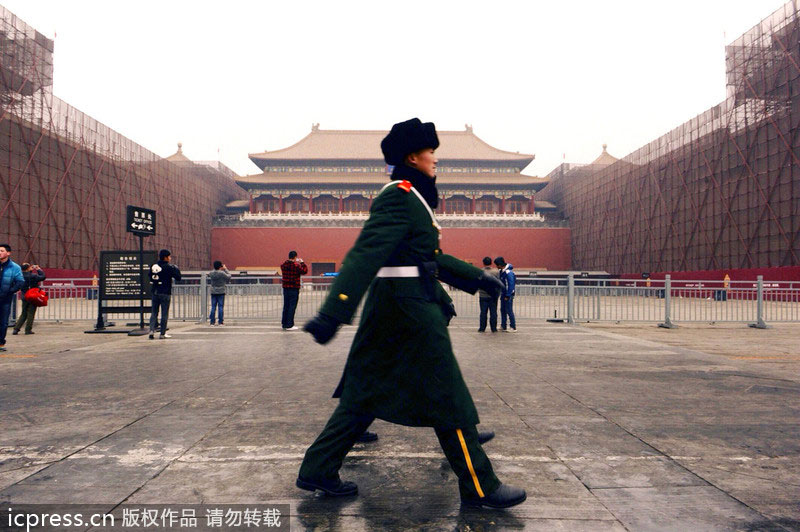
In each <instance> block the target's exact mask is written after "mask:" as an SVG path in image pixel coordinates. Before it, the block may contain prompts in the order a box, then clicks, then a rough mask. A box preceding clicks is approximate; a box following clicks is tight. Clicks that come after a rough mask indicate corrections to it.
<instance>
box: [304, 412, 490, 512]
mask: <svg viewBox="0 0 800 532" xmlns="http://www.w3.org/2000/svg"><path fill="white" fill-rule="evenodd" d="M374 419H375V418H374V417H372V416H368V415H360V414H357V413H355V412H351V411H349V410H347V409H346V408H344V407H342V405H341V403H340V404H339V406H337V407H336V410H334V412H333V414H332V415H331V418H330V419H329V420H328V423H327V424H326V425H325V428H324V429H322V433H320V435H319V436H318V437H317V439H316V440H315V441H314V443H312V444H311V447H309V448H308V450H307V451H306V454H305V457H304V458H303V463H302V465H301V466H300V476H301V477H302V478H304V479H335V478H338V476H339V469H341V467H342V462H343V461H344V457H345V456H347V453H348V452H350V449H351V448H352V447H353V444H354V443H355V442H356V440H357V439H358V437H359V436H360V435H361V434H362V433H363V432H364V431H365V430H367V428H368V427H369V426H370V424H371V423H372V422H373V421H374ZM434 430H436V436H437V437H438V438H439V444H440V445H441V446H442V450H443V451H444V455H445V456H446V457H447V461H448V462H450V467H452V468H453V472H454V473H455V474H456V476H457V477H458V489H459V491H460V492H461V495H462V496H463V497H473V498H474V497H484V496H486V495H489V494H491V493H492V492H494V490H496V489H497V488H498V486H500V481H499V480H497V477H496V476H495V474H494V470H492V463H491V462H490V461H489V457H487V456H486V453H484V452H483V448H482V447H481V445H480V444H479V443H478V430H477V429H476V428H475V426H471V427H464V428H461V429H441V428H435V429H434Z"/></svg>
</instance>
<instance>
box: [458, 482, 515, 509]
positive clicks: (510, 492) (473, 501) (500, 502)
mask: <svg viewBox="0 0 800 532" xmlns="http://www.w3.org/2000/svg"><path fill="white" fill-rule="evenodd" d="M527 498H528V494H527V493H525V490H524V489H522V488H515V487H513V486H508V485H506V484H500V487H498V488H497V489H496V490H494V492H492V493H491V494H490V495H487V496H486V497H483V498H481V497H474V498H472V497H470V498H464V497H462V498H461V504H462V505H463V506H468V507H471V508H480V507H481V506H487V507H489V508H510V507H512V506H516V505H518V504H519V503H521V502H523V501H524V500H525V499H527Z"/></svg>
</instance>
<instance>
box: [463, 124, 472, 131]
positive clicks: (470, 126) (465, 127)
mask: <svg viewBox="0 0 800 532" xmlns="http://www.w3.org/2000/svg"><path fill="white" fill-rule="evenodd" d="M464 131H466V132H467V133H472V124H464Z"/></svg>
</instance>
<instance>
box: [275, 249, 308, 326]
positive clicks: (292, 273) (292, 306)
mask: <svg viewBox="0 0 800 532" xmlns="http://www.w3.org/2000/svg"><path fill="white" fill-rule="evenodd" d="M307 273H308V266H306V263H305V262H303V259H301V258H300V257H298V256H297V252H296V251H290V252H289V258H288V260H285V261H284V262H283V264H281V274H282V279H281V284H282V285H283V314H282V315H281V327H283V330H284V331H296V330H297V329H298V327H295V326H294V313H295V311H296V310H297V301H298V299H300V276H301V275H305V274H307Z"/></svg>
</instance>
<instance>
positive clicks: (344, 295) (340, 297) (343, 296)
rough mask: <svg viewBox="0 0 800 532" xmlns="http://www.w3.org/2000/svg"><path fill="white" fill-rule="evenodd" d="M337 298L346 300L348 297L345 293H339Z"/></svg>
mask: <svg viewBox="0 0 800 532" xmlns="http://www.w3.org/2000/svg"><path fill="white" fill-rule="evenodd" d="M339 299H341V300H342V301H347V300H348V299H349V298H348V297H347V294H339Z"/></svg>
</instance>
